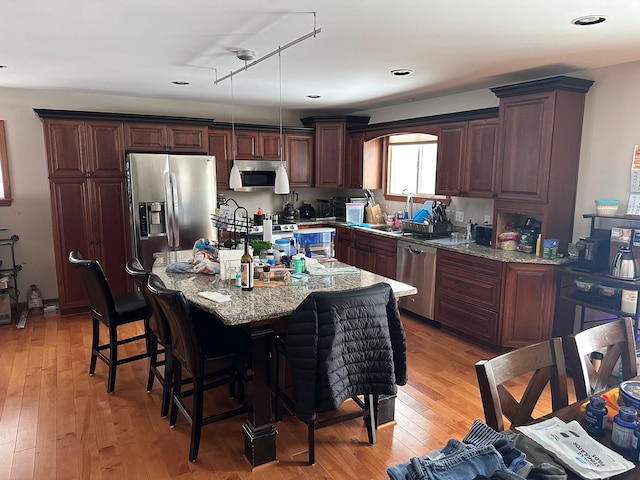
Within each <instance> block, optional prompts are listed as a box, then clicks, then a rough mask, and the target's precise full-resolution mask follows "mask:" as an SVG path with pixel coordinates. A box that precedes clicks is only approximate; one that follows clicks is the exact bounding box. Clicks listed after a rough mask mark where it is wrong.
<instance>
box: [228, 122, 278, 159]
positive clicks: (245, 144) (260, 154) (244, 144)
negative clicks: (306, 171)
mask: <svg viewBox="0 0 640 480" xmlns="http://www.w3.org/2000/svg"><path fill="white" fill-rule="evenodd" d="M233 142H234V144H235V148H236V159H238V160H280V159H281V158H282V151H281V147H280V133H279V132H269V131H265V132H260V131H250V130H238V129H236V130H235V134H234V138H233Z"/></svg>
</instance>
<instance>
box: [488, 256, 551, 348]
mask: <svg viewBox="0 0 640 480" xmlns="http://www.w3.org/2000/svg"><path fill="white" fill-rule="evenodd" d="M556 273H557V267H556V266H555V265H533V264H526V263H525V264H523V263H507V264H506V268H505V283H504V304H503V308H502V321H501V323H500V345H501V346H503V347H510V348H519V347H524V346H525V345H530V344H532V343H536V342H541V341H542V340H546V339H548V338H551V336H552V331H553V318H554V313H555V303H556V289H557V285H556Z"/></svg>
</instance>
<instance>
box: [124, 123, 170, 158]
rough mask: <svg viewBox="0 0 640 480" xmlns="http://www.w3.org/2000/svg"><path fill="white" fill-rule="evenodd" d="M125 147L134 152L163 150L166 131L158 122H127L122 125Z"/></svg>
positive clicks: (165, 142) (165, 143) (164, 148)
mask: <svg viewBox="0 0 640 480" xmlns="http://www.w3.org/2000/svg"><path fill="white" fill-rule="evenodd" d="M124 138H125V147H126V149H127V150H130V151H134V152H164V151H165V150H166V147H167V131H166V129H165V127H164V125H161V124H159V123H151V124H145V123H127V124H125V126H124Z"/></svg>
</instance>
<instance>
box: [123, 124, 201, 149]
mask: <svg viewBox="0 0 640 480" xmlns="http://www.w3.org/2000/svg"><path fill="white" fill-rule="evenodd" d="M125 146H126V149H127V150H128V151H131V152H171V153H204V154H206V153H207V150H208V134H207V127H206V126H200V125H164V124H161V123H127V124H125Z"/></svg>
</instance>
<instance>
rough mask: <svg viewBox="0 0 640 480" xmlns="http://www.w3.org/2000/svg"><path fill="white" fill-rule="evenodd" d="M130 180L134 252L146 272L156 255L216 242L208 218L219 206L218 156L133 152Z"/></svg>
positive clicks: (130, 161) (129, 167)
mask: <svg viewBox="0 0 640 480" xmlns="http://www.w3.org/2000/svg"><path fill="white" fill-rule="evenodd" d="M127 180H128V194H129V214H130V218H131V222H130V227H131V242H132V249H131V251H132V252H133V254H134V255H136V256H137V257H138V259H139V260H140V261H141V262H142V265H143V266H144V267H145V268H146V269H151V266H152V265H153V261H154V257H153V255H154V253H156V252H167V251H172V250H188V249H191V248H192V247H193V244H194V242H195V241H196V240H197V239H199V238H209V239H212V240H216V239H217V237H216V235H217V231H216V229H214V228H213V226H212V224H211V217H210V214H211V213H214V212H215V206H216V169H215V157H211V156H204V155H169V154H155V153H154V154H146V153H131V154H129V155H128V156H127Z"/></svg>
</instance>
